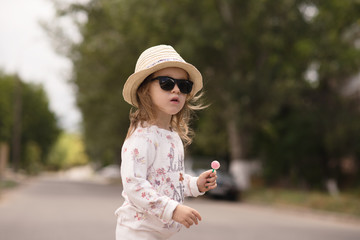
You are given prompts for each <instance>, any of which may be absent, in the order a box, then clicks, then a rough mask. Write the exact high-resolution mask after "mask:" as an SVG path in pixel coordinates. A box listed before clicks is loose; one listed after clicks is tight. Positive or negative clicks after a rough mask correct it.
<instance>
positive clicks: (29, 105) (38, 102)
mask: <svg viewBox="0 0 360 240" xmlns="http://www.w3.org/2000/svg"><path fill="white" fill-rule="evenodd" d="M16 88H20V89H21V91H16ZM15 93H17V94H15ZM17 102H21V104H19V105H17V106H16V103H17ZM14 111H15V112H16V113H15V114H14ZM16 118H17V119H18V120H16V121H15V119H16ZM15 125H19V127H16V126H15ZM14 129H17V131H14ZM16 132H18V133H16ZM59 133H60V129H59V127H58V126H57V121H56V117H55V114H54V113H53V112H51V111H50V109H49V101H48V99H47V96H46V94H45V91H44V90H43V88H42V86H40V85H36V84H30V83H24V82H22V81H21V79H20V78H19V77H18V76H13V75H5V74H3V73H1V74H0V141H3V142H6V143H7V144H12V145H13V144H17V145H18V148H14V147H12V148H11V155H12V156H14V155H17V156H18V158H19V159H18V161H19V162H18V163H17V162H12V164H13V167H14V168H15V170H17V169H18V167H19V168H20V167H21V168H25V169H27V170H29V171H30V172H29V173H36V172H37V171H38V169H39V166H41V165H45V164H46V161H47V154H48V152H49V150H50V147H51V146H52V144H53V143H54V141H55V140H56V138H57V136H58V134H59ZM15 137H16V138H18V139H17V140H16V141H14V138H15ZM14 150H15V151H17V152H14ZM32 164H34V165H32ZM35 165H36V166H35ZM34 171H35V172H34Z"/></svg>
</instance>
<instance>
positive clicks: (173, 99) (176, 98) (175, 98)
mask: <svg viewBox="0 0 360 240" xmlns="http://www.w3.org/2000/svg"><path fill="white" fill-rule="evenodd" d="M170 101H171V102H176V103H178V102H179V98H178V97H173V98H171V100H170Z"/></svg>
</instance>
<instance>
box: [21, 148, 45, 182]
mask: <svg viewBox="0 0 360 240" xmlns="http://www.w3.org/2000/svg"><path fill="white" fill-rule="evenodd" d="M24 155H25V157H24V161H23V162H22V165H23V169H25V171H26V173H27V174H29V175H37V174H39V173H40V172H41V170H42V164H41V149H40V147H39V145H38V144H37V143H35V142H28V143H27V144H26V146H25V154H24Z"/></svg>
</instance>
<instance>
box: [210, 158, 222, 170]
mask: <svg viewBox="0 0 360 240" xmlns="http://www.w3.org/2000/svg"><path fill="white" fill-rule="evenodd" d="M211 168H212V169H213V171H212V172H214V171H215V170H218V169H219V168H220V163H219V162H218V161H216V160H215V161H212V163H211Z"/></svg>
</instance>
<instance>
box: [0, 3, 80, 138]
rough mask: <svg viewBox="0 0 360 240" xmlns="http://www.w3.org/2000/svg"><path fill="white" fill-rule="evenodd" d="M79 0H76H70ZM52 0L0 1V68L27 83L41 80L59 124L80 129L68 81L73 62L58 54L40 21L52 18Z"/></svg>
mask: <svg viewBox="0 0 360 240" xmlns="http://www.w3.org/2000/svg"><path fill="white" fill-rule="evenodd" d="M67 1H76V0H67ZM54 15H55V10H54V8H53V4H52V2H51V1H50V0H0V69H2V70H3V71H5V72H6V73H10V74H13V73H17V74H18V75H20V77H21V78H22V79H23V80H24V81H25V82H35V83H41V84H42V85H43V86H44V89H45V91H46V92H47V95H48V97H49V101H50V108H51V109H52V110H53V111H54V112H55V113H56V115H57V116H58V119H59V125H60V127H62V128H65V129H66V130H68V131H75V130H79V124H80V122H81V114H80V112H79V111H78V109H77V107H76V103H75V96H74V91H73V89H72V87H71V86H70V84H68V83H67V81H68V78H69V77H68V76H70V74H71V66H72V65H71V62H70V61H69V60H68V59H66V58H64V57H62V56H60V55H58V54H56V53H55V51H54V50H53V47H52V46H51V41H50V39H49V37H48V36H47V35H46V33H45V31H44V30H43V29H42V28H41V26H40V25H39V21H40V20H41V21H52V20H53V19H54Z"/></svg>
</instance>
